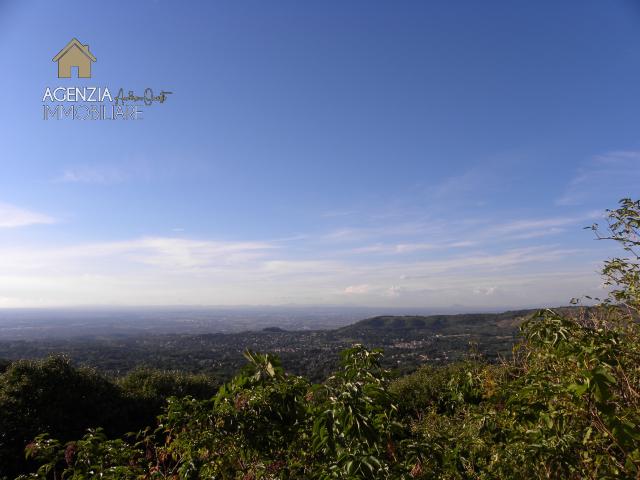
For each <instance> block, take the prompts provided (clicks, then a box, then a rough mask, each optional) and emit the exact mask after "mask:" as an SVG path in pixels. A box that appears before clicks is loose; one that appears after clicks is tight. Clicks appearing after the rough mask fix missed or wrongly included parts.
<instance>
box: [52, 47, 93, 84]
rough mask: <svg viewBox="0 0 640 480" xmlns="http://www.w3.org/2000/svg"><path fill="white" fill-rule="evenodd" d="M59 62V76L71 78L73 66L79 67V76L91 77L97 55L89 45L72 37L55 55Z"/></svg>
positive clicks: (55, 59) (54, 59) (54, 58)
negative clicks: (95, 55) (90, 49)
mask: <svg viewBox="0 0 640 480" xmlns="http://www.w3.org/2000/svg"><path fill="white" fill-rule="evenodd" d="M53 61H54V62H58V78H71V70H72V68H73V67H77V68H78V78H91V63H92V62H95V61H96V57H94V56H93V54H92V53H91V52H90V51H89V45H83V44H82V43H80V41H79V40H78V39H77V38H72V39H71V41H70V42H69V43H67V45H65V47H64V48H63V49H62V50H60V51H59V52H58V54H57V55H56V56H55V57H53Z"/></svg>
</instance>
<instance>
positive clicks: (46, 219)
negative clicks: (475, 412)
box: [0, 0, 640, 310]
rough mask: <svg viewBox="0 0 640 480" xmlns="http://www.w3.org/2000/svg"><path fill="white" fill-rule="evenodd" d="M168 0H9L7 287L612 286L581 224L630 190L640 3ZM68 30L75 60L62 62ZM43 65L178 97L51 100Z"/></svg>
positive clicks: (134, 297) (3, 192)
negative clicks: (78, 68)
mask: <svg viewBox="0 0 640 480" xmlns="http://www.w3.org/2000/svg"><path fill="white" fill-rule="evenodd" d="M169 5H170V4H169V3H168V2H165V1H162V0H160V1H157V2H155V3H154V8H153V9H150V8H148V5H144V4H142V3H130V2H121V7H120V8H110V9H106V8H105V7H104V6H103V5H101V4H98V3H95V4H87V3H86V2H79V1H76V0H74V1H70V2H64V3H61V2H49V1H36V2H29V3H26V2H9V1H7V0H4V1H3V0H0V58H2V59H4V61H5V65H8V66H10V68H8V72H7V73H5V75H3V76H1V77H0V86H1V87H2V91H3V92H5V95H4V96H3V99H2V102H3V110H4V112H5V114H4V115H3V116H2V118H1V119H0V129H1V131H2V132H3V134H2V136H1V137H0V147H1V150H0V151H1V152H2V153H1V154H0V162H1V163H0V164H1V166H2V174H1V175H0V308H16V307H18V308H25V307H26V308H31V307H74V306H75V307H78V306H84V307H88V306H96V305H101V306H116V307H126V306H136V305H140V306H147V305H155V306H162V305H166V306H176V305H178V306H179V305H215V306H225V305H226V306H231V305H243V306H248V305H276V306H278V305H283V304H296V305H309V306H323V305H324V306H331V307H334V306H368V307H384V308H390V309H402V308H435V309H437V308H443V309H444V308H452V307H456V308H457V307H459V308H461V309H471V308H477V309H485V310H486V309H490V310H500V309H502V308H504V307H506V308H515V307H518V306H521V307H525V306H534V305H539V306H556V305H566V304H567V303H568V301H569V299H570V298H572V297H578V296H581V295H592V296H602V295H603V289H602V282H601V279H600V276H599V273H598V270H599V268H600V266H601V264H602V261H603V260H604V259H605V258H607V257H608V256H611V255H613V254H616V253H617V250H616V249H615V247H614V246H613V245H609V244H608V243H606V242H598V241H595V240H594V237H593V235H592V233H591V232H589V231H584V230H583V227H585V226H588V225H591V224H592V223H594V222H600V223H603V222H602V214H603V212H604V210H605V209H606V208H614V207H615V205H616V202H617V201H618V200H619V199H620V198H622V197H627V196H634V195H637V185H638V184H639V181H640V142H639V137H638V112H639V111H640V96H639V95H638V82H637V79H638V78H640V56H639V55H638V51H639V50H638V48H637V45H638V40H640V30H638V25H639V23H638V20H639V16H640V9H639V8H638V6H637V4H636V3H634V2H633V1H630V0H629V1H620V2H599V1H577V0H575V1H567V2H562V3H557V2H551V1H543V2H535V3H518V4H515V3H514V2H509V1H506V0H505V1H502V2H499V1H497V2H493V3H492V4H491V5H490V6H489V5H484V4H481V3H479V2H473V1H459V2H454V3H451V2H446V3H445V2H443V3H440V4H435V3H434V4H425V3H423V2H417V1H415V2H405V3H403V4H397V3H388V4H385V3H372V2H364V1H362V2H358V1H356V2H349V3H348V4H346V3H344V2H338V1H329V2H322V3H316V4H308V3H306V4H304V5H303V4H301V3H299V2H290V1H283V2H278V3H275V4H269V5H266V4H264V3H261V2H257V1H249V2H243V3H242V4H238V3H237V2H229V1H225V2H216V3H213V2H211V3H206V4H198V5H193V4H190V5H189V8H186V7H185V8H184V9H183V10H177V11H176V10H175V9H171V10H170V9H169ZM169 11H170V12H171V13H170V15H169V14H168V13H167V12H169ZM480 13H481V14H480ZM62 14H64V15H63V17H64V21H60V22H59V21H57V20H56V21H53V22H52V19H60V18H61V15H62ZM194 19H197V20H195V21H194ZM54 24H55V27H54ZM27 33H28V34H27ZM73 37H76V38H78V39H79V40H80V41H81V42H83V43H86V44H88V45H90V48H91V52H92V53H93V54H94V55H95V57H96V58H97V61H96V62H95V64H94V65H93V67H92V68H93V71H92V78H90V79H77V78H72V79H59V78H57V76H56V75H57V70H56V65H55V63H53V62H52V58H53V57H54V55H56V53H58V52H59V51H60V49H61V48H62V47H64V45H65V44H67V42H69V40H70V39H71V38H73ZM17 46H19V47H20V48H16V47H17ZM57 86H65V87H75V86H79V87H82V86H100V87H104V86H108V87H109V88H110V89H112V90H114V93H115V92H117V89H118V88H120V87H122V88H124V89H125V90H134V91H135V92H136V93H142V92H143V91H144V89H145V88H147V87H151V88H153V89H154V91H156V92H159V91H160V90H166V91H171V92H173V93H172V94H171V95H170V96H169V98H168V100H167V101H166V102H165V103H163V104H162V105H153V106H151V107H149V108H148V109H145V113H144V119H143V120H140V121H112V122H108V121H100V122H91V121H88V122H83V121H73V120H60V121H45V120H43V118H42V101H41V100H42V96H43V91H44V90H45V89H46V88H47V87H51V88H54V87H57Z"/></svg>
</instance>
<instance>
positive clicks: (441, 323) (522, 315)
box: [335, 309, 537, 335]
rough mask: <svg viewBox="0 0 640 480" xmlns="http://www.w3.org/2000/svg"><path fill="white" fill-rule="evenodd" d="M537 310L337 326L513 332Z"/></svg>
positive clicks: (350, 330)
mask: <svg viewBox="0 0 640 480" xmlns="http://www.w3.org/2000/svg"><path fill="white" fill-rule="evenodd" d="M536 311H537V310H535V309H529V310H514V311H509V312H503V313H464V314H458V315H428V316H421V315H405V316H392V315H385V316H378V317H373V318H367V319H365V320H360V321H359V322H356V323H354V324H352V325H348V326H346V327H342V328H339V329H337V330H335V331H336V333H338V332H339V333H340V334H342V335H350V334H363V333H373V332H377V333H381V332H387V333H392V332H395V333H408V332H410V331H411V332H413V333H418V332H420V333H433V334H438V333H440V334H447V333H462V332H469V331H476V330H487V331H491V332H492V333H495V330H505V331H513V330H516V329H517V328H518V327H519V326H520V324H521V323H522V322H523V321H524V320H525V319H526V318H528V317H529V316H531V315H532V314H533V313H535V312H536Z"/></svg>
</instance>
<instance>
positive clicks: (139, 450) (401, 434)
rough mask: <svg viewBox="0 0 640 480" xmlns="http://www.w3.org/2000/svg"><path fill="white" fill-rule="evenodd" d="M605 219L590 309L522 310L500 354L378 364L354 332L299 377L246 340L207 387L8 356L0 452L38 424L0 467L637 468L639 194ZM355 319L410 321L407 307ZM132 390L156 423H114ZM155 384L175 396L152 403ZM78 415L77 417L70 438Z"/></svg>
mask: <svg viewBox="0 0 640 480" xmlns="http://www.w3.org/2000/svg"><path fill="white" fill-rule="evenodd" d="M609 218H610V225H609V231H608V233H607V234H602V233H600V230H599V229H598V228H597V226H594V227H593V228H594V230H595V232H596V234H597V235H599V236H602V237H601V238H609V239H612V240H613V241H616V242H619V243H620V244H621V245H622V247H623V248H624V249H625V252H626V256H625V257H623V258H616V259H611V260H608V261H607V262H605V267H604V269H603V274H604V278H605V282H606V283H607V284H609V285H610V286H611V288H612V293H611V297H610V298H609V299H607V300H604V301H601V302H600V305H599V307H597V308H589V309H587V308H578V309H571V310H564V311H553V310H542V311H539V312H537V313H536V314H534V315H533V316H532V317H530V318H528V319H526V320H524V321H522V323H521V325H520V336H519V339H518V343H517V344H516V345H515V347H514V350H513V355H512V356H511V357H510V358H509V359H505V360H504V361H503V362H500V363H487V362H484V361H483V360H481V359H480V357H478V356H476V355H470V356H468V358H467V359H465V360H462V361H458V362H455V363H450V364H447V365H445V366H433V365H425V366H423V367H421V368H419V369H418V370H417V371H415V372H414V373H412V374H410V375H408V376H402V377H399V378H392V375H391V373H390V371H389V370H388V369H386V368H384V367H383V365H382V363H381V360H382V352H381V351H378V350H370V349H367V348H365V347H364V346H362V345H360V344H356V345H353V346H352V347H350V348H348V349H346V350H344V351H343V352H342V354H341V362H340V365H339V367H338V368H337V369H336V370H335V371H334V372H333V374H332V375H331V376H330V377H329V378H328V379H326V380H325V381H323V382H322V383H316V384H313V383H311V382H310V381H308V380H307V379H305V378H304V377H302V376H298V375H293V374H288V373H287V372H286V371H285V369H284V368H283V367H282V365H281V363H280V361H279V359H278V358H277V357H275V356H272V355H269V354H265V355H263V354H258V353H255V352H252V351H246V352H245V358H246V362H247V363H246V365H245V366H244V367H243V368H242V369H241V371H240V372H238V373H237V374H236V375H235V376H234V377H233V378H232V379H231V380H230V381H228V382H227V383H225V384H224V385H223V386H221V387H220V388H219V389H217V391H216V393H215V394H213V395H212V396H209V395H208V389H209V388H210V386H208V385H207V383H206V379H205V378H191V377H184V378H182V380H180V378H174V377H173V376H171V375H170V376H168V377H167V376H164V377H163V376H162V375H160V377H159V378H158V381H157V382H155V383H154V382H150V384H149V387H148V388H145V387H144V382H145V378H146V376H145V374H139V375H140V376H139V377H133V378H132V379H131V380H130V381H122V382H120V383H119V384H117V385H114V384H106V383H104V379H103V378H102V377H100V376H96V375H94V373H93V372H90V371H85V370H82V371H81V370H75V369H73V368H72V367H70V366H69V365H68V364H67V363H65V362H64V361H61V360H56V359H51V360H48V361H45V362H18V363H17V364H12V365H10V366H8V367H7V369H6V371H5V373H3V374H2V376H1V377H0V385H1V386H0V402H1V403H2V405H1V407H2V408H0V412H2V413H1V415H2V416H0V454H2V455H5V456H4V457H0V458H4V459H8V458H11V456H10V455H11V454H10V453H7V452H13V451H14V450H13V449H15V446H16V443H15V439H16V438H20V439H23V438H25V435H26V430H23V426H24V425H29V426H30V427H29V428H30V430H29V432H33V431H35V430H40V432H41V433H40V434H39V435H37V436H36V438H35V439H33V440H32V441H30V442H29V443H28V445H27V446H26V449H25V455H26V459H27V460H26V463H23V464H20V465H17V464H14V465H13V466H12V465H9V466H7V465H8V464H3V468H4V469H5V470H4V471H3V472H2V474H4V475H6V476H10V475H16V474H17V473H19V472H16V470H15V469H17V468H19V469H21V470H22V475H20V476H19V477H18V478H20V479H54V478H55V479H58V478H68V479H76V480H79V479H88V478H105V479H152V478H157V479H199V478H212V479H244V480H249V479H255V480H258V479H378V478H379V479H385V478H388V479H433V478H440V479H510V478H523V479H529V478H532V479H538V478H540V479H548V478H552V479H585V478H592V479H596V478H597V479H637V478H639V475H640V473H639V472H640V328H639V325H638V323H637V318H638V317H637V316H638V311H639V308H640V293H639V292H640V263H639V257H638V256H637V255H636V254H635V253H634V250H633V249H634V248H635V247H637V246H640V237H639V236H638V229H639V228H640V202H633V201H631V200H623V201H622V202H621V205H620V207H619V208H618V209H617V210H614V211H611V212H609ZM463 318H464V317H461V321H469V322H473V316H467V319H466V320H463ZM367 322H369V324H370V328H373V329H378V328H389V327H391V328H395V327H398V328H411V329H413V328H418V329H419V328H422V327H420V326H419V324H420V322H419V321H416V319H411V318H409V319H407V318H404V319H401V320H400V321H398V322H397V323H396V320H395V319H393V318H385V317H383V318H381V319H372V320H368V321H367ZM434 322H437V320H434ZM386 323H389V324H390V325H386V326H385V324H386ZM141 385H143V386H142V387H141ZM154 385H156V386H155V387H154ZM160 386H162V388H160ZM65 392H66V393H65ZM154 392H155V393H154ZM145 395H148V396H150V398H155V399H156V400H157V399H160V400H158V401H159V403H156V404H155V405H156V406H155V407H153V406H152V407H150V408H151V409H153V408H158V405H160V407H159V408H160V410H161V411H160V413H159V415H158V417H157V419H156V421H155V422H152V423H150V424H149V426H148V427H147V428H138V429H137V433H132V434H129V435H126V434H122V433H120V432H118V430H121V428H120V427H119V426H118V424H117V420H115V419H126V418H128V417H127V414H126V412H127V411H128V410H127V408H129V407H127V406H126V405H129V404H128V403H127V401H126V399H127V398H129V399H144V398H145ZM165 395H175V396H170V397H169V398H168V400H167V401H166V404H163V402H164V400H162V398H164V396H165ZM185 395H186V396H185ZM123 398H124V399H125V400H124V401H123ZM121 402H124V403H121ZM122 412H125V413H122ZM133 420H136V419H135V418H134V419H133ZM82 422H84V423H85V424H86V425H87V426H88V427H91V429H90V430H87V431H86V433H85V434H84V435H83V436H79V435H77V431H78V425H79V423H82ZM7 427H10V428H12V429H13V430H9V429H8V428H7ZM99 427H104V429H101V428H99ZM7 431H12V432H14V433H12V435H13V436H8V435H7V433H6V432H7ZM11 442H14V443H11ZM12 469H13V470H12ZM0 475H1V474H0Z"/></svg>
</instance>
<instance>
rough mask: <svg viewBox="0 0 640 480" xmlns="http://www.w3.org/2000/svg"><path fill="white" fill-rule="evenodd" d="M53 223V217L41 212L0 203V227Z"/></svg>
mask: <svg viewBox="0 0 640 480" xmlns="http://www.w3.org/2000/svg"><path fill="white" fill-rule="evenodd" d="M50 223H55V219H54V218H53V217H50V216H49V215H45V214H43V213H38V212H34V211H32V210H27V209H25V208H20V207H16V206H15V205H11V204H8V203H0V228H16V227H26V226H29V225H37V224H50Z"/></svg>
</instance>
